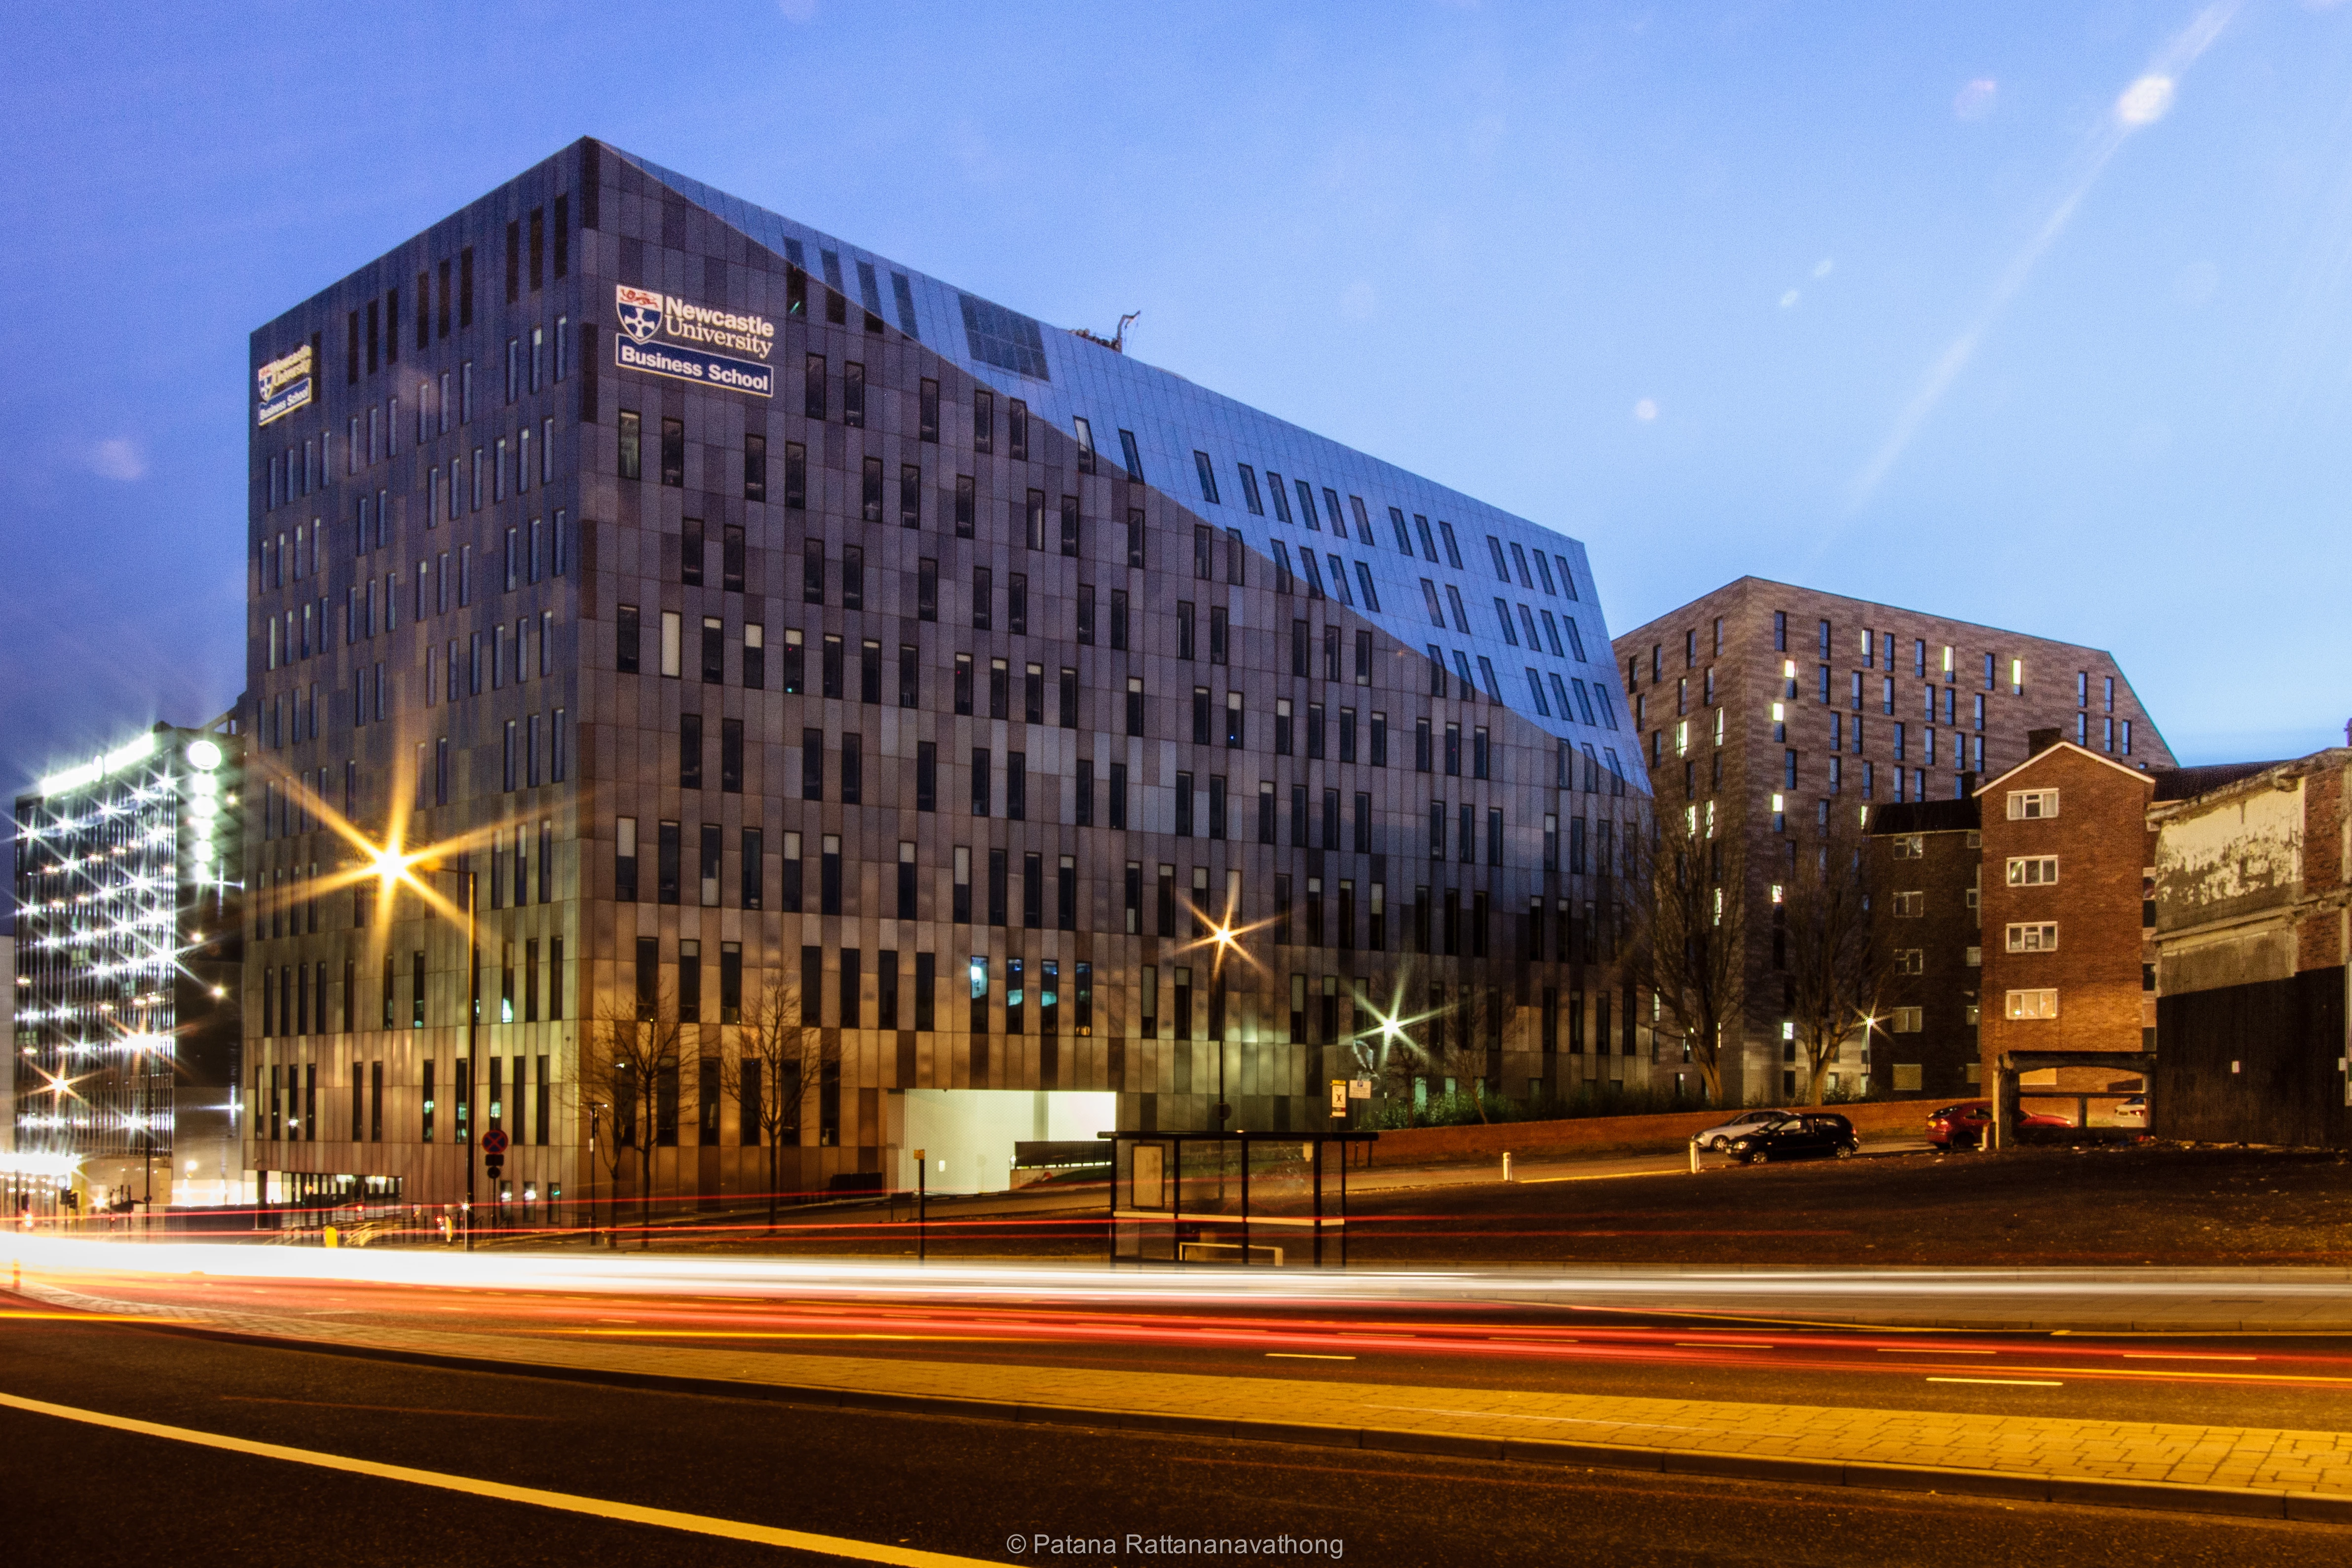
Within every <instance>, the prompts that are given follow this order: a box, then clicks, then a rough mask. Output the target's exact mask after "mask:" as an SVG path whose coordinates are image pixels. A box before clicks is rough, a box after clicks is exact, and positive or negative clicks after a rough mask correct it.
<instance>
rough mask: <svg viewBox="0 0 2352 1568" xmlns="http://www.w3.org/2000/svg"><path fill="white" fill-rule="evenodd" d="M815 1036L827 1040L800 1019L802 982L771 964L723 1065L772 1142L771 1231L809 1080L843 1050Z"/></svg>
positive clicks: (731, 1086) (726, 1078)
mask: <svg viewBox="0 0 2352 1568" xmlns="http://www.w3.org/2000/svg"><path fill="white" fill-rule="evenodd" d="M811 1037H814V1038H815V1039H822V1038H823V1036H822V1034H821V1033H820V1032H819V1031H817V1030H814V1029H810V1028H806V1027H803V1025H802V1023H801V988H800V983H799V982H798V981H796V980H794V979H792V978H791V977H790V976H788V975H787V974H786V973H785V972H784V970H783V969H782V968H781V967H774V966H772V967H771V968H770V969H769V970H768V972H767V978H766V980H765V982H764V983H763V984H761V987H760V989H759V990H758V991H757V992H755V993H753V994H751V996H750V997H749V998H747V999H746V1000H745V1002H744V1005H743V1015H742V1022H741V1024H740V1026H738V1028H737V1030H736V1036H735V1039H736V1047H735V1055H733V1056H731V1057H728V1058H725V1059H724V1061H723V1062H722V1064H721V1066H720V1068H719V1072H720V1075H721V1079H722V1081H723V1082H724V1083H725V1085H726V1089H727V1092H728V1093H729V1094H731V1095H733V1096H734V1097H735V1099H736V1100H737V1102H738V1103H739V1104H743V1105H748V1106H750V1107H751V1114H752V1117H753V1118H754V1120H756V1121H758V1123H759V1127H760V1137H761V1142H764V1143H766V1144H767V1146H768V1229H769V1230H770V1231H773V1230H774V1229H775V1228H776V1201H777V1193H778V1189H779V1188H781V1187H782V1185H783V1157H784V1149H785V1146H786V1140H787V1139H789V1140H790V1142H791V1143H792V1144H793V1145H794V1146H797V1145H798V1144H799V1142H800V1134H801V1107H802V1105H803V1102H804V1101H805V1100H807V1098H808V1089H809V1084H810V1083H811V1082H812V1081H813V1080H814V1079H815V1078H816V1077H817V1076H819V1075H820V1074H822V1072H823V1071H824V1066H823V1064H824V1059H825V1058H826V1057H827V1056H828V1055H829V1054H833V1055H837V1053H838V1050H839V1047H831V1048H830V1050H828V1047H824V1046H821V1045H815V1044H814V1041H813V1040H812V1038H811ZM812 1055H814V1056H815V1057H816V1058H818V1059H817V1061H816V1062H815V1063H814V1064H812V1063H811V1062H810V1060H809V1058H810V1057H811V1056H812ZM813 1067H814V1070H812V1068H813Z"/></svg>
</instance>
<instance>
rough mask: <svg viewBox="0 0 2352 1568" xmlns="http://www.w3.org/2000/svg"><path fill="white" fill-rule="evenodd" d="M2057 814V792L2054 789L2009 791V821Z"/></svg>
mask: <svg viewBox="0 0 2352 1568" xmlns="http://www.w3.org/2000/svg"><path fill="white" fill-rule="evenodd" d="M2057 815H2058V792H2057V791H2056V790H2054V789H2013V790H2011V791H2010V792H2009V819H2010V820H2011V822H2020V821H2024V822H2032V821H2036V820H2038V819H2040V818H2042V817H2045V816H2057Z"/></svg>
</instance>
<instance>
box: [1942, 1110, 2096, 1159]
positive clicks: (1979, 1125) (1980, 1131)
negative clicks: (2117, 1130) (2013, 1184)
mask: <svg viewBox="0 0 2352 1568" xmlns="http://www.w3.org/2000/svg"><path fill="white" fill-rule="evenodd" d="M1991 1124H1992V1102H1991V1101H1990V1100H1962V1101H1961V1102H1960V1103H1958V1105H1947V1106H1945V1107H1944V1108H1943V1109H1941V1110H1931V1111H1929V1112H1928V1113H1927V1142H1930V1143H1932V1144H1934V1145H1935V1146H1936V1147H1937V1148H1938V1149H1980V1148H1982V1147H1983V1146H1984V1137H1985V1129H1986V1128H1987V1127H1989V1126H1990V1125H1991ZM2017 1125H2018V1126H2020V1127H2072V1126H2074V1123H2073V1122H2072V1121H2067V1120H2066V1118H2064V1117H2063V1116H2053V1115H2050V1114H2048V1113H2047V1112H2044V1111H2039V1110H2029V1111H2025V1112H2022V1113H2021V1114H2020V1115H2019V1117H2018V1119H2017Z"/></svg>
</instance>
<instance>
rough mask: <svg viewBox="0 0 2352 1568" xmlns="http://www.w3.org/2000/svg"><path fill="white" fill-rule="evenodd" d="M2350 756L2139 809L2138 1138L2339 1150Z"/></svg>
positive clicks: (2350, 1095) (2309, 761) (2347, 1128)
mask: <svg viewBox="0 0 2352 1568" xmlns="http://www.w3.org/2000/svg"><path fill="white" fill-rule="evenodd" d="M2347 767H2352V749H2332V750H2329V751H2326V752H2317V753H2315V754H2314V755H2312V756H2309V757H2305V758H2303V759H2300V760H2299V761H2297V762H2294V763H2282V764H2280V765H2279V766H2277V767H2274V768H2271V769H2268V770H2266V771H2264V772H2263V773H2257V774H2255V775H2253V776H2252V777H2250V778H2246V779H2242V780H2240V781H2237V782H2235V783H2232V784H2227V785H2224V786H2222V787H2221V788H2217V789H2213V790H2210V791H2208V792H2206V793H2205V794H2204V795H2198V796H2195V797H2192V798H2190V799H2188V800H2183V801H2173V802H2166V803H2163V804H2160V805H2157V806H2155V807H2152V808H2151V809H2150V810H2149V812H2148V820H2149V821H2150V823H2151V824H2153V825H2154V826H2155V827H2156V830H2157V847H2156V854H2155V861H2156V903H2157V930H2156V942H2157V949H2158V959H2157V979H2158V993H2159V999H2158V1004H2157V1020H2158V1022H2157V1042H2158V1044H2157V1049H2158V1058H2157V1073H2156V1084H2155V1090H2154V1093H2153V1095H2152V1097H2151V1100H2150V1113H2151V1116H2152V1117H2153V1121H2152V1124H2151V1130H2152V1131H2157V1132H2158V1133H2159V1134H2161V1135H2163V1136H2167V1137H2173V1138H2184V1139H2194V1140H2200V1141H2205V1142H2248V1143H2282V1144H2294V1145H2330V1146H2336V1147H2345V1146H2347V1145H2352V1109H2347V1100H2352V1080H2347V1075H2346V1071H2345V1061H2346V1055H2347V1047H2352V1040H2347V1035H2346V1018H2347V1009H2346V984H2345V982H2346V967H2345V960H2346V956H2347V919H2352V915H2347V892H2352V889H2348V888H2347V880H2346V877H2345V867H2346V854H2345V834H2346V831H2347V824H2346V820H2345V815H2344V809H2343V797H2344V781H2345V774H2346V772H2347Z"/></svg>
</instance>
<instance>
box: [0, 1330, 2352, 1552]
mask: <svg viewBox="0 0 2352 1568" xmlns="http://www.w3.org/2000/svg"><path fill="white" fill-rule="evenodd" d="M10 1304H12V1305H14V1304H16V1303H14V1302H11V1303H10ZM0 1391H5V1392H7V1393H10V1394H17V1395H21V1396H24V1397H28V1398H34V1399H41V1400H47V1401H52V1402H55V1403H58V1404H62V1405H76V1406H79V1407H83V1408H89V1409H97V1410H102V1411H106V1412H109V1413H112V1414H118V1415H131V1416H136V1417H139V1418H142V1419H146V1420H152V1421H160V1422H166V1423H170V1424H173V1425H176V1426H188V1427H194V1428H197V1429H201V1430H205V1431H208V1432H215V1433H225V1434H230V1435H234V1436H243V1437H248V1438H253V1439H257V1440H262V1441H267V1442H273V1443H282V1444H288V1445H292V1446H296V1447H309V1448H317V1449H322V1450H326V1451H329V1452H332V1453H337V1454H343V1455H352V1456H357V1457H361V1458H369V1459H373V1460H378V1461H382V1462H386V1463H393V1464H401V1465H410V1466H415V1467H419V1468H428V1469H434V1470H439V1471H445V1472H452V1473H457V1474H462V1475H466V1476H469V1477H476V1478H481V1479H491V1480H498V1481H504V1482H509V1483H512V1484H519V1485H526V1486H534V1487H543V1488H549V1489H558V1490H563V1491H569V1492H574V1493H580V1494H584V1495H587V1496H592V1497H596V1498H603V1499H614V1500H625V1501H631V1502H636V1503H642V1504H647V1505H652V1506H657V1507H664V1508H671V1509H678V1510H688V1511H693V1512H698V1513H707V1514H713V1515H718V1516H720V1517H724V1518H729V1519H735V1520H743V1521H755V1522H761V1523H767V1524H773V1525H780V1526H783V1527H786V1528H792V1529H799V1530H807V1531H821V1532H824V1533H827V1534H832V1535H837V1536H843V1537H847V1538H852V1539H856V1540H860V1541H867V1542H884V1543H898V1542H905V1543H906V1544H908V1545H909V1546H913V1547H917V1548H919V1549H923V1550H928V1551H934V1552H955V1553H961V1554H965V1555H969V1556H971V1557H976V1558H980V1559H982V1560H986V1561H996V1562H1013V1561H1018V1562H1024V1563H1078V1562H1085V1563H1135V1562H1140V1561H1150V1560H1151V1559H1150V1558H1149V1557H1147V1556H1130V1555H1127V1554H1125V1553H1123V1552H1117V1553H1112V1554H1109V1555H1088V1556H1068V1555H1059V1556H1057V1555H1053V1554H1046V1555H1042V1556H1041V1555H1039V1554H1038V1553H1037V1552H1034V1551H1032V1552H1024V1553H1022V1554H1021V1555H1019V1556H1017V1557H1016V1556H1014V1555H1013V1554H1012V1553H1010V1552H1007V1550H1006V1546H1005V1542H1006V1538H1007V1537H1008V1536H1009V1535H1012V1534H1013V1533H1016V1532H1017V1533H1020V1534H1023V1535H1024V1536H1026V1535H1031V1534H1034V1533H1036V1532H1045V1533H1048V1534H1071V1535H1090V1536H1101V1535H1112V1536H1123V1535H1125V1534H1127V1533H1129V1532H1134V1533H1139V1534H1147V1535H1158V1534H1160V1533H1161V1532H1167V1533H1170V1534H1174V1535H1180V1536H1200V1535H1218V1536H1231V1535H1250V1536H1265V1535H1279V1534H1284V1533H1287V1534H1290V1535H1293V1536H1312V1537H1320V1538H1337V1539H1339V1540H1340V1541H1342V1542H1344V1543H1345V1545H1344V1556H1343V1558H1342V1561H1345V1562H1349V1563H1399V1564H1423V1563H1449V1564H1451V1563H1528V1564H1555V1563H1707V1564H1709V1565H1710V1568H1714V1565H1719V1564H1722V1563H1747V1562H1758V1561H1770V1562H1773V1563H1874V1564H1875V1563H1937V1564H1946V1563H1952V1562H1955V1561H1959V1562H1966V1563H1971V1564H1983V1565H1985V1568H2005V1565H2008V1564H2019V1565H2027V1564H2031V1565H2032V1568H2044V1565H2046V1564H2048V1563H2090V1562H2106V1561H2116V1562H2138V1563H2159V1564H2172V1563H2243V1562H2247V1561H2251V1560H2256V1559H2259V1560H2261V1561H2263V1563H2265V1564H2266V1568H2297V1565H2300V1564H2304V1563H2311V1564H2321V1563H2326V1564H2330V1565H2333V1564H2337V1563H2342V1562H2344V1561H2345V1560H2346V1557H2347V1553H2352V1529H2341V1528H2336V1527H2329V1526H2316V1525H2291V1524H2282V1523H2267V1522H2259V1521H2230V1520H2209V1519H2203V1518H2199V1517H2194V1516H2186V1515H2166V1514H2148V1513H2136V1512H2130V1511H2126V1510H2104V1509H2087V1508H2064V1507H2054V1506H2048V1505H2014V1506H2010V1505H2002V1504H1999V1503H1992V1502H1981V1501H1975V1500H1945V1499H1937V1498H1932V1497H1913V1496H1905V1495H1895V1494H1881V1493H1870V1492H1859V1491H1846V1490H1836V1489H1811V1488H1802V1487H1788V1486H1777V1485H1776V1486H1761V1485H1749V1484H1745V1483H1738V1482H1720V1481H1712V1480H1708V1481H1694V1480H1688V1479H1677V1478H1664V1477H1643V1476H1636V1475H1631V1474H1624V1473H1616V1472H1607V1471H1563V1470H1547V1469H1544V1468H1535V1467H1527V1466H1505V1465H1499V1464H1486V1463H1479V1462H1473V1461H1464V1460H1452V1459H1442V1458H1426V1459H1421V1458H1410V1457H1401V1456H1387V1455H1379V1454H1371V1453H1363V1452H1356V1451H1338V1450H1331V1449H1323V1448H1313V1447H1285V1446H1281V1445H1276V1444H1241V1443H1230V1442H1217V1441H1195V1440H1187V1439H1181V1438H1176V1437H1168V1436H1138V1435H1133V1434H1122V1433H1114V1432H1097V1431H1087V1430H1075V1429H1069V1430H1054V1429H1043V1428H1038V1427H1034V1426H1013V1425H1000V1424H994V1423H988V1422H980V1421H965V1420H957V1419H947V1418H930V1417H916V1416H905V1415H869V1414H863V1413H855V1412H842V1411H836V1410H814V1409H803V1408H800V1407H796V1406H793V1405H783V1404H777V1403H771V1402H765V1401H760V1400H751V1399H731V1398H718V1397H705V1396H694V1395H684V1394H654V1393H644V1392H635V1391H627V1390H615V1389H610V1388H603V1387H596V1386H593V1385H587V1384H572V1383H566V1382H561V1381H555V1380H550V1379H538V1378H524V1377H514V1376H509V1375H504V1374H500V1373H488V1372H448V1371H439V1370H433V1369H426V1368H419V1367H414V1366H406V1365H399V1364H394V1363H383V1362H377V1361H371V1360H367V1359H363V1358H358V1357H351V1356H339V1355H333V1354H328V1353H323V1352H311V1351H302V1350H288V1349H278V1348H273V1347H262V1346H254V1345H246V1344H234V1343H224V1342H216V1341H210V1340H204V1339H197V1338H194V1337H188V1336H182V1335H175V1334H171V1333H166V1332H160V1331H153V1330H150V1329H146V1328H142V1327H139V1326H136V1325H120V1324H113V1323H85V1322H78V1321H34V1320H24V1319H17V1320H13V1321H6V1322H5V1323H0ZM0 1486H5V1496H6V1497H7V1499H8V1505H7V1507H6V1511H5V1519H6V1524H5V1541H6V1555H7V1557H8V1560H9V1561H11V1562H15V1563H28V1564H48V1563H76V1564H82V1563H89V1564H105V1563H137V1564H140V1565H141V1568H155V1565H156V1564H165V1565H169V1568H183V1565H193V1564H203V1563H238V1564H247V1563H272V1562H278V1561H295V1562H299V1561H314V1562H322V1563H336V1564H344V1563H353V1564H357V1563H482V1564H508V1563H516V1564H523V1563H562V1564H564V1565H566V1568H572V1565H581V1564H600V1563H673V1562H691V1563H698V1564H699V1563H714V1564H724V1563H738V1562H742V1563H750V1562H762V1563H774V1562H778V1561H791V1560H794V1558H795V1554H793V1553H791V1552H781V1551H777V1550H774V1549H771V1548H766V1547H755V1546H751V1545H747V1544H744V1543H740V1542H727V1541H723V1540H715V1539H712V1538H709V1537H703V1536H688V1535H683V1534H679V1533H677V1532H673V1531H663V1530H657V1529H653V1528H648V1527H644V1526H637V1525H630V1524H621V1523H614V1522H609V1521H599V1520H595V1519H591V1518H585V1517H582V1516H578V1515H573V1514H569V1513H562V1512H556V1511H552V1510H546V1509H541V1508H536V1507H532V1506H529V1505H523V1504H514V1503H506V1502H499V1501H494V1500H482V1499H475V1498H468V1497H465V1496H461V1495H457V1494H452V1493H448V1492H446V1491H440V1490H437V1489H424V1488H419V1487H416V1486H413V1485H409V1484H405V1483H401V1482H397V1481H393V1480H389V1479H373V1478H360V1477H349V1476H342V1475H338V1474H335V1473H332V1472H328V1471H322V1470H319V1469H316V1468H310V1467H308V1466H302V1465H296V1464H290V1463H287V1462H283V1461H278V1460H272V1459H264V1458H248V1457H245V1456H239V1455H229V1454H222V1453H219V1452H217V1451H214V1450H207V1449H200V1448H196V1447H192V1446H189V1445H186V1444H182V1443H177V1442H173V1441H169V1440H166V1439H161V1438H154V1437H147V1436H136V1435H130V1434H122V1433H117V1432H112V1431H108V1430H103V1429H100V1428H95V1427H91V1426H86V1425H83V1424H80V1423H76V1422H68V1421H65V1420H60V1419H57V1418H54V1417H48V1416H43V1415H33V1414H28V1413H24V1412H19V1411H16V1410H13V1409H7V1408H0ZM807 1560H809V1561H819V1560H820V1559H814V1558H811V1559H807ZM1236 1560H1237V1559H1232V1558H1226V1559H1218V1561H1236ZM1239 1560H1241V1561H1251V1560H1253V1559H1239ZM1255 1561H1266V1559H1255ZM1292 1561H1309V1559H1292Z"/></svg>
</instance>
